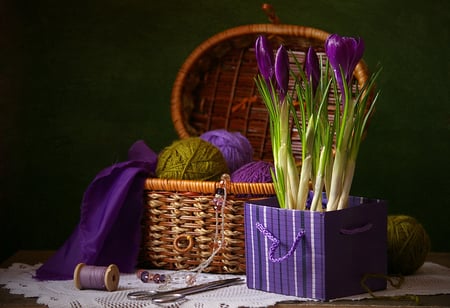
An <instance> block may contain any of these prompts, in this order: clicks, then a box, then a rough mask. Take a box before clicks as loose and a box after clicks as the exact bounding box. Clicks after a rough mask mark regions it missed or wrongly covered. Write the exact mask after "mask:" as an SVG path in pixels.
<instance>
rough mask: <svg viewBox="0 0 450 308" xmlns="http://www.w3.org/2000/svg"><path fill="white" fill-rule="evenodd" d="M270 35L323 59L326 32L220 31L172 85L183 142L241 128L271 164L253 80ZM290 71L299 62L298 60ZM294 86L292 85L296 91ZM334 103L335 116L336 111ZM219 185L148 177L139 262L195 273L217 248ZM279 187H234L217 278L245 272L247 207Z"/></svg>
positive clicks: (361, 76) (362, 74) (360, 72)
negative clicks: (260, 45)
mask: <svg viewBox="0 0 450 308" xmlns="http://www.w3.org/2000/svg"><path fill="white" fill-rule="evenodd" d="M261 34H264V35H266V36H267V37H268V38H269V40H270V41H271V43H272V47H273V48H278V46H279V44H281V43H282V44H284V45H285V46H286V48H287V49H288V50H290V51H292V52H294V53H295V55H296V58H297V60H298V61H300V62H303V60H304V56H305V52H306V51H307V49H308V47H309V46H313V47H314V48H315V50H316V52H317V53H318V55H319V56H321V57H325V55H324V52H323V50H324V47H323V46H324V42H325V40H326V38H327V37H328V35H329V34H328V33H326V32H324V31H321V30H318V29H314V28H309V27H302V26H295V25H282V24H254V25H246V26H240V27H237V28H232V29H229V30H226V31H224V32H221V33H219V34H217V35H215V36H213V37H211V38H209V39H208V40H206V41H205V42H204V43H202V44H201V45H199V46H198V47H197V48H196V49H195V50H194V51H193V52H192V53H191V55H190V56H189V57H188V58H187V59H186V61H185V62H184V64H183V65H182V67H181V68H180V70H179V73H178V75H177V77H176V80H175V82H174V85H173V91H172V98H171V114H172V120H173V124H174V126H175V129H176V131H177V133H178V135H179V137H180V138H187V137H190V136H198V135H200V134H202V133H203V132H206V131H209V130H213V129H223V128H225V129H227V130H229V131H239V132H241V133H242V134H243V135H244V136H246V137H247V138H248V139H249V141H250V143H251V144H252V147H253V149H254V159H255V160H266V161H272V148H271V144H270V138H269V118H268V114H267V110H266V107H265V105H264V103H263V102H262V101H261V99H260V97H259V95H258V93H257V88H256V85H255V81H254V78H255V76H256V74H257V73H258V71H257V64H256V59H255V53H254V49H253V48H254V47H253V46H254V43H255V40H256V37H257V36H258V35H261ZM291 60H292V67H293V68H295V67H296V64H295V62H294V60H293V59H291ZM354 75H355V80H356V82H357V83H358V84H359V85H362V84H364V83H365V81H366V80H367V78H368V73H367V68H366V66H365V64H364V63H363V62H360V63H359V64H358V66H357V67H356V70H355V73H354ZM292 87H293V85H291V88H292ZM333 108H334V106H333V104H332V101H331V103H330V108H329V114H330V116H331V114H332V113H333ZM291 134H292V139H293V140H294V141H293V149H294V155H295V156H296V157H300V155H301V143H300V141H299V138H298V133H297V131H296V130H295V128H294V127H293V125H292V129H291ZM217 185H218V183H215V182H202V181H183V180H161V179H154V178H150V179H148V180H147V182H146V190H147V193H146V204H147V206H146V212H145V214H144V216H145V219H144V222H143V227H144V232H143V233H144V239H143V248H142V250H141V261H142V262H143V263H144V264H146V265H147V266H153V267H158V268H164V269H190V268H193V267H194V266H196V265H198V264H200V263H201V262H202V261H204V260H206V259H207V258H208V257H209V256H210V254H211V252H212V249H213V240H214V232H215V224H216V220H215V210H214V206H213V204H212V200H213V198H214V193H215V189H216V188H217ZM274 194H275V192H274V188H273V185H272V184H271V183H270V184H264V183H232V184H231V186H230V187H229V196H228V201H227V205H226V208H225V226H224V229H225V246H224V247H223V248H222V249H221V251H220V252H219V253H218V254H217V255H216V256H215V258H214V262H213V263H212V264H211V265H210V266H209V267H208V268H207V269H206V271H207V272H214V273H245V248H244V247H245V246H244V234H243V233H244V217H243V212H244V210H243V208H244V202H245V201H248V200H251V199H252V198H255V197H261V196H271V195H274Z"/></svg>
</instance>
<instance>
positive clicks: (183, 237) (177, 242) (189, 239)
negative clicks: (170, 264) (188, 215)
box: [173, 234, 194, 253]
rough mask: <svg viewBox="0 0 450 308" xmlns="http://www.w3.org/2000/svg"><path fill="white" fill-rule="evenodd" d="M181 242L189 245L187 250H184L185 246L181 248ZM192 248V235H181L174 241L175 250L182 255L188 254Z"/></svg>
mask: <svg viewBox="0 0 450 308" xmlns="http://www.w3.org/2000/svg"><path fill="white" fill-rule="evenodd" d="M181 241H187V242H188V245H187V246H186V247H185V248H183V246H180V244H181V243H180V242H181ZM192 247H194V238H193V237H192V236H190V235H186V234H180V235H178V236H177V237H176V238H175V240H174V241H173V248H174V249H175V250H176V251H178V252H181V253H185V252H188V251H189V250H191V249H192Z"/></svg>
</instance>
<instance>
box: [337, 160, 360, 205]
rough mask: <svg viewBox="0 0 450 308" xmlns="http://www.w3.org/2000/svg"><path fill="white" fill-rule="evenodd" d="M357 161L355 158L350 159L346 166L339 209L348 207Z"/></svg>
mask: <svg viewBox="0 0 450 308" xmlns="http://www.w3.org/2000/svg"><path fill="white" fill-rule="evenodd" d="M355 167H356V161H355V160H354V159H351V158H350V159H349V160H348V161H347V166H346V168H345V178H344V183H343V185H342V192H341V195H340V197H339V201H338V206H337V209H338V210H342V209H344V208H346V207H347V204H348V196H349V194H350V189H351V187H352V182H353V175H354V174H355Z"/></svg>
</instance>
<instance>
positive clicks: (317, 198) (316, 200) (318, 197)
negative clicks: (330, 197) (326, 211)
mask: <svg viewBox="0 0 450 308" xmlns="http://www.w3.org/2000/svg"><path fill="white" fill-rule="evenodd" d="M326 158H327V152H326V148H325V147H322V149H321V150H320V159H319V168H318V170H317V175H316V180H315V183H314V196H313V199H312V202H311V211H322V206H321V205H322V202H321V201H322V191H323V186H324V169H325V162H326ZM319 204H320V206H319Z"/></svg>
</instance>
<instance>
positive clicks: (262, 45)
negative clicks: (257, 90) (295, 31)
mask: <svg viewBox="0 0 450 308" xmlns="http://www.w3.org/2000/svg"><path fill="white" fill-rule="evenodd" d="M255 54H256V62H257V64H258V69H259V72H260V73H261V76H262V77H263V78H264V79H265V80H266V82H267V83H269V82H270V80H271V79H272V77H273V75H274V62H275V61H274V57H273V49H272V46H271V45H270V42H269V40H268V39H267V38H266V37H265V36H264V35H260V36H258V38H257V39H256V43H255Z"/></svg>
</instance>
